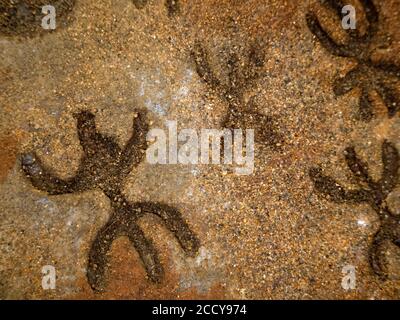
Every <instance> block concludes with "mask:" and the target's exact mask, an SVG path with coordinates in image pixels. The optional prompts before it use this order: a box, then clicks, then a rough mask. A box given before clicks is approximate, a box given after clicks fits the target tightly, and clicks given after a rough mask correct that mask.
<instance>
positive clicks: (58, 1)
mask: <svg viewBox="0 0 400 320" xmlns="http://www.w3.org/2000/svg"><path fill="white" fill-rule="evenodd" d="M45 5H52V6H54V8H55V9H56V30H57V29H59V28H60V27H63V26H65V25H66V24H67V23H69V22H70V20H71V17H70V15H71V12H72V10H73V8H74V6H75V0H54V1H48V0H2V1H0V34H2V35H6V36H22V37H34V36H36V35H39V34H45V33H48V32H50V31H52V30H45V29H43V28H42V19H43V17H44V16H45V14H43V13H42V7H43V6H45Z"/></svg>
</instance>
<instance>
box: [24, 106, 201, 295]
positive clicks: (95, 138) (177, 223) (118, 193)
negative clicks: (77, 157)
mask: <svg viewBox="0 0 400 320" xmlns="http://www.w3.org/2000/svg"><path fill="white" fill-rule="evenodd" d="M74 116H75V118H76V119H77V130H78V136H79V140H80V143H81V146H82V149H83V156H82V159H81V162H80V165H79V168H78V171H77V173H76V175H75V176H74V177H73V178H69V179H66V180H63V179H60V178H58V177H56V176H55V175H54V173H53V172H52V170H51V169H49V168H47V167H45V166H44V165H43V164H42V162H41V161H40V159H39V158H38V157H37V156H36V155H35V154H25V155H23V156H22V161H21V162H22V168H23V170H24V171H25V173H26V175H27V176H28V177H29V178H30V181H31V182H32V185H33V186H34V187H36V188H37V189H39V190H42V191H45V192H47V193H48V194H51V195H57V194H66V193H74V192H80V191H85V190H92V189H95V188H97V189H100V190H102V191H103V192H104V194H105V195H106V196H107V197H108V198H109V199H110V202H111V207H112V214H111V216H110V218H109V220H108V222H107V223H106V224H105V226H103V227H102V228H101V230H100V231H99V232H98V233H97V235H96V238H95V239H94V241H93V243H92V246H91V248H90V252H89V261H88V267H87V277H88V281H89V283H90V285H91V287H92V288H93V290H96V291H100V290H102V289H103V287H104V284H105V273H106V269H107V262H108V257H107V254H108V252H109V250H110V247H111V245H112V243H113V241H114V240H115V239H116V238H118V237H120V236H127V237H128V238H129V240H130V241H131V242H132V244H133V246H134V247H135V249H136V250H137V251H138V253H139V255H140V257H141V260H142V262H143V265H144V267H145V269H146V272H147V275H148V277H149V279H150V280H151V281H153V282H160V281H161V280H162V278H163V268H162V265H161V264H160V261H159V259H158V254H157V250H156V249H155V247H154V245H153V243H152V242H151V241H150V240H149V239H147V238H146V237H145V235H144V233H143V231H142V230H141V229H140V227H139V225H138V224H137V222H138V219H139V218H140V217H142V216H144V215H146V214H155V215H157V216H158V217H159V218H160V219H161V220H162V221H163V223H164V225H165V226H166V227H167V229H168V230H170V231H171V232H172V233H173V234H174V235H175V237H176V238H177V240H178V241H179V243H180V245H181V246H182V248H183V250H184V251H185V252H186V254H188V255H191V256H193V255H194V254H195V253H196V252H197V250H198V248H199V246H200V243H199V240H198V239H197V238H196V236H195V235H194V234H193V232H192V231H191V230H190V228H189V226H188V224H187V223H186V222H185V221H184V220H183V218H182V215H181V213H180V212H179V211H178V210H177V209H175V208H173V207H170V206H168V205H165V204H162V203H153V202H135V203H131V202H129V201H128V200H127V199H126V198H125V196H124V195H123V194H122V188H123V181H124V180H125V178H126V177H127V175H128V174H129V173H130V171H131V169H132V168H133V167H135V166H137V165H138V164H139V163H140V162H141V160H142V158H143V155H144V152H145V150H146V147H147V142H146V133H147V131H148V126H147V124H146V121H145V115H144V113H143V112H142V113H139V114H138V115H137V117H135V118H134V121H133V133H132V136H131V138H130V139H129V140H128V142H127V143H126V145H125V147H124V148H123V149H121V148H120V146H119V145H118V144H117V143H116V141H115V139H114V138H112V137H108V136H105V135H103V134H101V133H99V132H98V131H97V130H96V124H95V116H94V115H93V114H92V113H90V112H87V111H82V112H80V113H78V114H76V115H74Z"/></svg>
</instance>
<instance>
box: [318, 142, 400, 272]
mask: <svg viewBox="0 0 400 320" xmlns="http://www.w3.org/2000/svg"><path fill="white" fill-rule="evenodd" d="M345 158H346V163H347V166H348V167H349V169H350V171H351V172H352V174H353V176H354V178H355V179H356V182H357V184H358V186H359V189H356V190H347V189H345V188H344V187H342V186H341V185H340V184H339V183H338V182H336V181H335V180H334V179H332V178H331V177H329V176H325V175H324V174H323V173H322V171H321V169H320V168H312V169H310V177H311V180H312V181H313V183H314V186H315V189H316V190H317V191H318V192H319V193H321V194H323V195H324V196H326V197H327V198H328V199H330V200H332V201H335V202H353V203H362V202H366V203H369V205H370V206H371V207H372V208H373V209H374V210H375V212H376V213H377V214H378V215H379V218H380V222H381V225H380V228H379V230H378V232H377V233H376V234H375V235H374V240H373V242H372V244H371V247H370V254H369V259H370V264H371V267H372V269H373V270H374V272H375V274H376V275H378V276H379V277H380V278H381V279H382V280H386V279H387V278H388V276H389V275H388V272H387V268H386V264H385V261H384V244H385V242H386V241H389V242H392V243H394V244H396V245H398V243H399V241H400V216H398V215H395V214H393V213H392V212H390V210H389V208H388V207H387V204H386V198H387V197H388V195H389V194H390V193H391V192H392V191H393V190H394V189H395V188H396V186H397V184H398V182H399V180H400V179H399V167H400V156H399V152H398V151H397V149H396V147H395V146H394V145H393V144H392V143H390V142H388V141H384V142H383V144H382V163H383V169H382V174H381V178H380V179H379V180H378V181H375V180H374V179H372V177H371V176H370V174H369V172H368V165H367V164H366V163H365V162H363V161H362V160H361V159H360V158H359V157H358V156H357V154H356V152H355V150H354V148H353V147H349V148H347V149H346V151H345Z"/></svg>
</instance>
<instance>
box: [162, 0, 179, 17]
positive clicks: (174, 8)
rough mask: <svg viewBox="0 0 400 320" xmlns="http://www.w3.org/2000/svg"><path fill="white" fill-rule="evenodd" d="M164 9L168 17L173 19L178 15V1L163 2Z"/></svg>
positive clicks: (166, 0) (167, 0)
mask: <svg viewBox="0 0 400 320" xmlns="http://www.w3.org/2000/svg"><path fill="white" fill-rule="evenodd" d="M165 7H166V8H167V11H168V16H169V17H173V16H175V15H177V14H178V13H179V10H180V7H179V0H165Z"/></svg>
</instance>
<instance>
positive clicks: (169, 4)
mask: <svg viewBox="0 0 400 320" xmlns="http://www.w3.org/2000/svg"><path fill="white" fill-rule="evenodd" d="M132 2H133V4H134V5H135V7H136V8H137V9H143V8H144V7H145V6H146V4H147V2H148V0H132ZM165 8H166V9H167V12H168V16H169V17H170V18H172V17H174V16H176V15H177V14H178V13H179V10H180V6H179V0H165Z"/></svg>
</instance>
